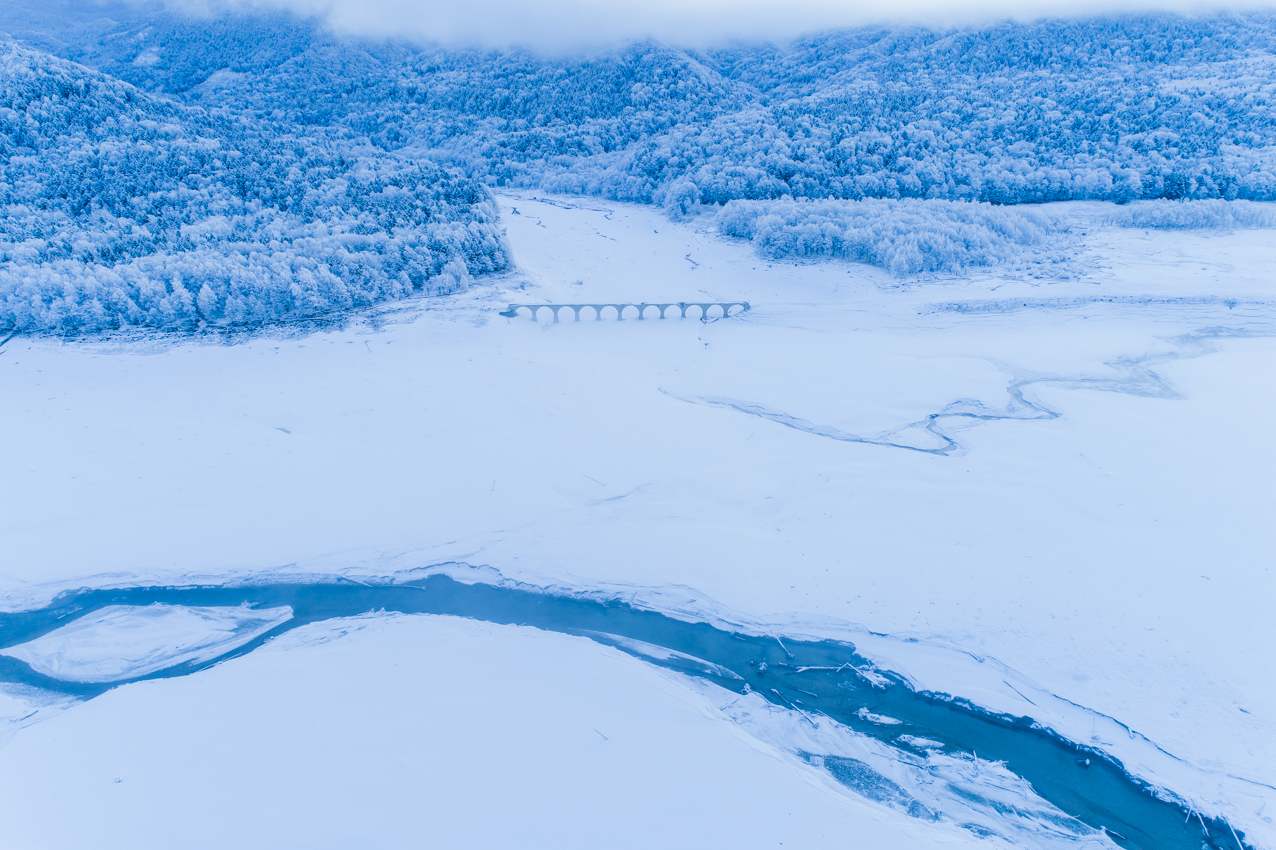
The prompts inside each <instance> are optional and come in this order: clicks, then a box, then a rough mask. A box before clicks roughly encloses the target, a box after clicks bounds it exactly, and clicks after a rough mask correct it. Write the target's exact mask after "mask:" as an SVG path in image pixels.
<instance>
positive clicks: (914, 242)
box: [718, 200, 1062, 275]
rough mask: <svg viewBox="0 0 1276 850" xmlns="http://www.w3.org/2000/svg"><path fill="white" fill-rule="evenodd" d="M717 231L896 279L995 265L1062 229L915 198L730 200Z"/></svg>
mask: <svg viewBox="0 0 1276 850" xmlns="http://www.w3.org/2000/svg"><path fill="white" fill-rule="evenodd" d="M718 227H719V230H720V231H721V232H722V233H724V234H726V235H727V236H736V237H740V238H743V239H749V240H751V241H752V242H753V244H754V246H755V247H756V248H757V250H758V252H759V253H760V254H762V255H764V256H767V257H773V258H776V259H779V258H785V257H829V258H839V259H846V260H852V261H855V262H860V263H868V264H869V265H873V266H879V267H881V268H884V269H887V270H888V271H890V272H891V273H892V274H896V275H904V274H916V273H918V272H942V271H955V270H957V269H960V268H962V267H965V266H989V265H995V264H997V263H1000V262H1004V261H1005V260H1007V259H1009V258H1011V257H1013V256H1014V255H1016V254H1019V253H1020V252H1022V251H1023V249H1024V248H1026V247H1030V246H1034V245H1039V244H1040V243H1042V242H1043V241H1044V240H1045V239H1046V238H1047V237H1048V236H1050V235H1051V234H1052V233H1055V232H1057V231H1059V230H1061V229H1062V228H1061V227H1060V225H1058V224H1057V223H1056V222H1055V221H1054V220H1053V219H1051V218H1050V217H1049V216H1047V215H1044V214H1042V213H1040V212H1037V211H1030V210H1024V209H1021V208H1007V207H996V206H993V205H991V204H987V203H969V202H961V201H917V200H903V201H891V200H867V201H791V200H788V201H771V202H768V201H731V202H729V203H728V204H727V205H726V206H725V207H724V208H723V210H722V213H721V214H720V215H719V218H718Z"/></svg>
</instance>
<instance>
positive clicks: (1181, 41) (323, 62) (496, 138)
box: [0, 14, 1276, 207]
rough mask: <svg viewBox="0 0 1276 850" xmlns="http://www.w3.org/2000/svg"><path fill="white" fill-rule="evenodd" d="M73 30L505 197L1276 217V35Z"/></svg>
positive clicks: (1215, 26)
mask: <svg viewBox="0 0 1276 850" xmlns="http://www.w3.org/2000/svg"><path fill="white" fill-rule="evenodd" d="M0 25H2V23H0ZM104 28H105V30H106V31H105V32H103V29H104ZM68 32H70V31H69V30H68V31H63V32H62V37H63V38H65V39H67V40H66V41H60V42H58V43H59V44H61V47H60V50H61V51H62V52H63V53H64V55H67V56H70V57H71V58H75V59H76V60H77V61H83V62H86V63H89V64H93V65H95V66H96V67H100V68H102V69H103V70H105V71H107V72H109V73H112V74H116V75H118V76H120V77H122V78H124V79H127V80H130V81H132V82H134V83H136V84H138V85H139V86H142V87H145V88H149V89H153V90H156V91H164V92H169V93H173V94H176V95H179V96H181V97H183V98H185V99H187V100H189V101H191V102H197V103H204V104H219V105H224V106H228V107H232V108H235V109H248V110H251V111H252V112H253V113H254V114H256V115H257V116H259V117H262V118H268V119H270V120H272V121H275V122H278V121H287V122H289V123H295V124H298V125H303V126H307V127H311V128H325V129H326V130H328V131H332V130H335V131H338V132H340V133H343V134H347V135H349V136H350V137H352V138H358V139H367V140H370V141H371V142H372V143H373V144H375V145H377V146H379V147H381V148H382V149H385V150H388V151H401V152H408V153H410V154H412V155H415V156H430V157H433V158H435V159H439V160H446V161H448V162H453V163H457V164H461V165H463V166H464V167H465V168H467V169H469V170H470V172H471V173H473V174H474V175H475V176H477V177H480V178H482V179H484V180H487V181H488V182H490V183H492V184H494V185H498V186H504V185H515V186H536V187H544V188H552V189H557V190H561V191H569V192H585V193H591V194H601V195H605V196H608V197H613V198H617V199H628V200H637V201H643V202H653V201H654V202H658V203H667V204H669V205H671V206H675V207H676V206H685V205H686V204H688V203H695V202H697V201H699V202H704V203H725V202H726V201H728V200H732V199H774V198H780V197H783V196H784V195H790V196H792V197H795V198H821V199H827V198H829V197H834V198H850V199H858V198H906V197H916V198H944V199H956V200H967V199H974V200H985V201H991V202H993V203H999V204H1013V203H1035V202H1042V201H1051V200H1066V199H1104V200H1115V201H1128V200H1132V199H1137V198H1248V199H1261V200H1268V199H1273V198H1276V113H1274V112H1273V105H1272V95H1273V91H1274V90H1276V61H1274V56H1273V50H1274V49H1276V19H1274V18H1272V17H1271V16H1268V15H1258V14H1254V15H1230V14H1229V15H1217V16H1213V17H1200V18H1189V17H1180V16H1171V15H1143V16H1122V17H1108V18H1096V19H1090V20H1082V21H1060V20H1054V21H1043V22H1038V23H1033V24H1012V23H1006V24H1001V25H997V26H993V27H985V28H975V29H965V30H949V31H937V30H927V29H919V28H876V29H861V30H851V31H844V32H834V33H825V34H821V35H817V36H813V37H811V38H808V39H804V40H801V41H798V42H796V43H793V44H789V45H784V46H774V45H753V46H740V47H735V48H732V49H723V50H711V51H698V52H697V51H687V50H680V49H676V48H673V47H666V46H662V45H657V44H635V45H630V46H628V47H625V48H623V49H618V50H615V51H611V52H606V53H599V54H594V55H589V56H576V57H570V58H546V57H541V56H538V55H536V54H534V53H530V52H525V51H479V50H445V49H442V48H429V47H413V46H410V45H401V44H400V45H395V44H371V43H359V42H353V41H345V40H342V39H340V38H337V37H335V36H333V35H331V34H328V33H326V32H324V31H323V30H322V28H320V27H319V26H318V25H317V24H316V23H314V22H313V21H306V20H301V19H297V18H287V17H284V16H279V15H275V16H264V17H241V18H229V19H220V20H218V21H216V22H214V23H212V24H209V23H208V22H203V21H200V22H191V21H187V20H184V19H181V18H176V17H172V16H162V15H161V16H158V17H152V18H148V19H147V20H146V21H144V22H142V23H137V22H134V23H127V24H126V23H121V24H118V25H116V26H115V28H114V29H111V28H110V27H106V26H105V25H104V24H102V23H101V22H98V24H97V28H96V29H94V30H93V31H92V33H91V34H85V33H89V29H87V28H83V27H82V28H81V30H79V31H76V32H80V33H81V35H78V36H77V35H75V34H74V33H71V34H68Z"/></svg>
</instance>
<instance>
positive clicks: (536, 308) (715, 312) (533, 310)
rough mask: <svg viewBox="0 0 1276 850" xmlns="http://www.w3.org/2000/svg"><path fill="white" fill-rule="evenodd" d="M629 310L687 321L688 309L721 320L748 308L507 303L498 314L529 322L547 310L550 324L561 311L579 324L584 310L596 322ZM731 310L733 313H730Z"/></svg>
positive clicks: (738, 304) (620, 317) (741, 304)
mask: <svg viewBox="0 0 1276 850" xmlns="http://www.w3.org/2000/svg"><path fill="white" fill-rule="evenodd" d="M631 309H632V310H633V313H631V314H630V315H631V316H632V317H633V318H637V319H639V320H642V319H645V318H647V316H648V311H653V310H654V311H659V312H658V313H657V314H656V316H657V318H661V319H663V318H665V316H666V313H670V312H672V311H673V310H675V309H676V310H677V311H678V318H680V319H685V318H687V311H688V310H692V311H693V313H692V316H691V318H693V319H725V318H727V317H728V316H738V315H740V314H741V313H743V312H745V311H746V310H748V309H749V302H748V301H707V302H702V301H679V302H678V303H676V304H648V303H646V302H643V303H641V304H631V303H621V304H614V303H607V304H511V305H509V309H508V310H505V311H503V312H502V313H501V315H502V316H505V317H506V318H510V319H512V318H514V317H515V316H518V315H519V312H518V311H519V310H527V312H528V315H530V316H531V317H532V321H533V322H535V321H539V319H538V318H537V317H538V316H539V314H540V311H542V310H549V311H550V312H551V313H553V315H554V321H555V322H557V321H559V318H558V314H559V313H560V312H561V311H563V310H571V311H572V317H573V320H574V321H577V322H579V321H580V314H581V312H582V311H584V310H593V311H594V320H595V321H599V320H601V319H602V318H603V313H604V311H606V310H611V311H614V312H615V316H616V319H617V321H621V322H623V321H624V320H625V311H626V310H631ZM695 310H699V315H696V314H695V312H694V311H695ZM732 310H735V312H734V313H733V312H732Z"/></svg>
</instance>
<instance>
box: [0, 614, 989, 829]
mask: <svg viewBox="0 0 1276 850" xmlns="http://www.w3.org/2000/svg"><path fill="white" fill-rule="evenodd" d="M731 698H732V695H730V694H728V693H726V692H725V691H721V690H716V692H710V691H707V690H705V689H699V690H698V689H695V688H693V687H690V686H689V685H688V684H687V683H686V681H685V680H682V679H681V678H680V677H676V676H673V675H671V674H667V673H664V672H661V671H658V670H657V669H655V668H653V667H650V666H648V665H646V664H643V663H642V662H640V661H637V660H635V659H633V658H630V657H628V656H625V655H624V654H622V653H620V652H618V651H616V650H613V649H610V648H607V647H603V646H599V645H597V644H594V643H593V642H591V641H589V640H587V639H585V638H573V637H567V636H563V635H555V634H549V633H545V632H540V631H537V630H534V629H526V628H518V627H512V626H495V625H490V624H483V623H476V622H473V621H469V620H461V619H456V618H450V617H420V616H418V617H403V616H369V617H364V618H357V619H354V620H339V621H331V622H327V623H316V624H313V625H309V626H304V627H301V628H300V629H298V630H296V631H294V632H291V633H289V634H288V635H286V636H284V637H283V638H281V639H278V640H275V641H272V642H270V643H269V644H267V645H266V646H265V647H264V648H262V649H260V650H258V651H256V652H254V653H252V654H250V655H247V656H244V657H242V658H239V659H236V660H235V661H234V662H231V663H228V664H223V665H219V666H217V667H214V668H211V669H209V670H205V671H202V672H200V673H197V674H194V675H192V676H188V677H183V678H180V679H167V680H156V681H149V682H144V683H140V684H135V685H129V686H126V687H124V688H120V689H117V690H114V691H111V692H110V693H108V694H106V695H104V696H102V697H99V698H97V699H95V700H92V701H90V702H88V703H86V704H84V705H81V706H78V707H76V708H75V710H73V711H68V712H65V713H63V714H61V715H59V716H57V717H55V718H53V719H51V720H48V721H46V722H44V723H41V724H38V725H37V726H33V727H31V728H29V729H26V730H24V731H23V732H22V733H21V734H20V735H19V736H18V737H16V738H15V739H14V740H13V741H11V742H10V743H9V744H8V745H7V746H6V747H5V750H4V756H5V757H4V759H3V760H2V761H0V840H2V841H3V843H4V845H5V846H6V847H10V848H14V850H28V848H40V850H53V849H54V848H62V847H66V848H71V847H83V846H86V845H92V846H96V847H104V848H113V847H120V848H124V847H128V848H139V849H140V848H150V847H154V848H159V847H172V846H173V845H174V844H175V843H178V844H181V845H182V846H184V847H190V848H204V847H207V848H214V847H226V846H228V845H233V846H236V847H242V848H245V850H251V848H259V847H260V848H265V847H281V846H288V847H310V848H328V847H330V848H348V847H352V846H360V847H398V846H415V845H419V844H421V843H426V844H429V845H430V846H439V847H476V848H483V847H492V848H497V847H502V848H504V847H562V848H572V847H580V848H594V847H598V846H602V845H605V846H608V847H618V848H624V847H633V848H645V847H653V846H667V847H679V848H693V847H706V846H728V847H742V848H747V847H759V848H761V847H779V846H790V847H812V848H819V847H830V848H832V847H844V846H846V845H847V843H848V842H851V843H856V844H858V843H859V842H861V841H862V842H864V843H865V844H866V845H869V846H908V847H939V848H951V847H964V846H969V847H975V846H986V845H985V843H984V842H981V841H979V840H978V839H976V838H975V837H974V836H972V835H970V834H969V833H966V832H963V831H961V830H959V829H957V828H956V827H954V826H952V825H946V824H935V823H930V822H923V821H918V820H915V819H913V818H909V817H907V816H906V815H904V814H901V813H898V812H894V811H891V810H889V809H885V808H883V807H880V806H876V805H873V804H870V803H868V802H864V801H861V800H859V799H858V798H856V797H853V796H851V795H847V794H845V793H843V792H839V791H838V790H836V786H835V785H834V784H833V782H832V780H831V779H830V778H828V777H827V776H826V775H823V774H821V773H819V772H817V771H816V770H815V769H814V768H812V767H810V766H808V765H804V764H803V763H802V762H801V761H799V760H798V759H797V758H796V757H794V756H792V755H788V754H785V753H783V752H781V751H780V750H778V749H776V748H775V747H774V746H771V745H769V744H766V743H763V742H761V741H760V740H758V739H757V738H755V737H753V736H751V735H749V734H747V733H746V732H744V731H742V730H741V729H740V728H738V727H737V726H736V725H735V724H734V723H732V722H730V721H729V720H728V719H727V718H726V717H725V716H724V715H723V714H722V712H721V710H720V707H721V705H723V704H725V702H729V701H730V699H731ZM352 813H357V814H352Z"/></svg>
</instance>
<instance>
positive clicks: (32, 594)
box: [0, 556, 1276, 848]
mask: <svg viewBox="0 0 1276 850" xmlns="http://www.w3.org/2000/svg"><path fill="white" fill-rule="evenodd" d="M409 557H410V556H405V557H404V558H403V559H402V560H408V559H409ZM396 560H398V559H396ZM377 561H378V562H379V563H373V564H367V565H366V566H364V567H363V568H359V569H355V568H351V569H346V570H343V571H336V570H325V569H319V570H314V569H306V568H304V567H301V566H300V565H288V566H287V567H283V568H281V569H277V570H272V571H269V572H262V571H252V572H249V571H247V570H242V571H236V573H232V574H230V575H223V576H221V577H220V579H218V578H214V577H212V576H193V575H188V576H182V577H174V576H172V575H171V574H170V576H169V577H167V580H162V581H153V582H150V583H147V582H145V581H144V580H143V579H142V578H141V577H140V576H137V575H131V576H127V578H126V577H125V576H124V575H122V574H118V573H117V574H112V575H103V576H98V577H94V578H97V579H103V580H101V581H95V580H94V578H88V579H83V578H82V579H78V580H74V581H67V582H60V583H57V584H55V585H43V586H36V587H29V588H25V589H26V590H27V593H26V594H24V595H23V596H24V597H25V598H24V599H22V602H18V600H16V599H14V598H13V597H10V598H8V599H6V600H5V602H4V603H3V604H0V611H7V612H16V611H20V610H30V609H32V608H36V607H44V606H47V605H49V604H53V603H56V602H57V600H58V599H59V598H65V597H70V596H73V595H75V594H76V593H79V592H82V591H86V590H108V589H122V588H129V587H132V588H136V587H139V586H142V585H145V586H147V587H151V588H173V589H195V588H235V587H245V588H246V587H253V586H262V585H272V584H274V585H277V584H283V583H287V584H297V585H306V584H318V583H324V582H332V581H334V580H336V581H348V582H350V583H352V584H362V585H366V586H376V585H383V584H388V585H393V584H399V583H404V582H408V581H419V580H423V579H425V578H428V577H430V576H433V575H440V576H447V577H448V578H451V579H452V580H454V581H457V582H460V583H462V584H469V585H477V584H486V585H491V586H496V587H505V588H509V589H512V590H519V591H524V592H529V593H537V594H542V595H546V596H562V597H572V598H579V599H588V600H591V601H596V602H601V603H604V604H605V603H608V602H612V603H623V604H626V605H629V606H631V607H633V608H635V609H638V610H645V611H650V612H653V613H658V614H662V615H664V616H667V617H670V618H672V619H676V620H680V621H682V622H687V623H705V624H707V625H710V626H714V627H715V628H719V629H724V630H728V631H735V632H739V633H741V634H747V635H752V636H755V637H779V638H792V639H795V640H799V639H805V640H815V641H835V642H841V643H845V644H847V645H850V646H853V647H854V649H855V651H856V652H857V653H858V654H859V655H861V656H862V657H865V658H868V659H869V660H870V661H871V662H872V663H874V664H875V665H877V667H878V668H879V669H880V670H883V671H889V672H890V673H891V674H892V678H894V679H896V680H897V681H899V682H901V683H903V684H905V685H906V686H907V687H909V688H910V689H912V690H914V691H916V692H919V693H922V694H924V695H927V696H930V697H933V698H942V699H951V700H960V701H961V703H962V704H963V705H964V706H966V707H968V708H970V709H972V710H975V711H977V712H982V713H985V714H987V715H989V716H993V717H997V718H1006V717H1018V718H1024V717H1026V718H1028V719H1031V720H1032V721H1034V725H1035V727H1036V728H1037V729H1038V730H1039V731H1042V732H1046V733H1048V734H1050V735H1052V736H1054V737H1056V738H1058V739H1060V740H1062V741H1066V742H1069V743H1070V744H1072V745H1074V746H1078V747H1080V748H1083V749H1085V750H1088V751H1090V752H1093V753H1095V754H1096V755H1098V756H1101V757H1103V758H1105V759H1106V760H1108V761H1110V762H1111V763H1112V764H1113V765H1114V766H1115V767H1116V768H1118V769H1119V770H1120V771H1121V772H1122V773H1124V774H1125V776H1126V777H1127V778H1128V779H1129V780H1131V781H1132V782H1134V783H1135V784H1137V785H1139V786H1141V787H1143V788H1145V789H1147V790H1148V791H1150V792H1151V793H1153V794H1154V795H1155V796H1156V797H1158V798H1159V799H1161V800H1163V801H1165V802H1168V803H1170V804H1172V805H1176V806H1178V807H1180V808H1182V809H1183V810H1184V811H1187V812H1190V813H1194V814H1197V815H1198V816H1199V815H1204V816H1206V817H1208V818H1209V819H1211V820H1213V819H1220V820H1223V821H1225V822H1226V823H1228V824H1230V825H1231V826H1232V827H1234V828H1235V829H1236V830H1237V831H1238V832H1240V833H1242V834H1243V835H1244V836H1245V840H1244V843H1245V844H1246V845H1247V846H1251V847H1265V848H1276V824H1273V823H1272V822H1271V821H1270V820H1269V819H1268V818H1264V817H1263V815H1262V814H1261V812H1262V809H1263V807H1264V805H1265V804H1266V803H1269V802H1271V799H1272V795H1271V794H1270V793H1269V792H1272V791H1276V788H1273V786H1271V785H1268V784H1265V783H1262V782H1259V781H1256V780H1252V779H1247V778H1245V777H1241V776H1236V775H1234V774H1230V773H1227V772H1225V771H1219V770H1214V769H1211V768H1207V767H1202V766H1199V765H1195V764H1192V763H1190V762H1188V761H1186V760H1184V759H1182V758H1180V757H1178V756H1175V755H1173V754H1172V753H1170V752H1169V751H1167V750H1165V749H1164V748H1163V747H1161V746H1160V745H1158V744H1156V743H1155V742H1153V741H1151V740H1150V739H1148V738H1147V737H1146V736H1144V735H1142V734H1141V733H1139V732H1137V731H1135V730H1132V729H1130V728H1129V727H1128V726H1126V725H1124V724H1122V723H1120V722H1119V721H1117V720H1115V719H1113V718H1111V717H1109V716H1107V715H1105V714H1102V713H1100V712H1097V711H1093V710H1091V709H1088V708H1085V707H1084V706H1081V705H1079V704H1077V703H1075V702H1072V701H1070V700H1067V699H1066V698H1063V697H1060V696H1057V695H1055V694H1053V693H1051V692H1050V691H1048V690H1046V689H1044V688H1042V687H1040V686H1038V685H1037V684H1035V683H1034V682H1032V681H1031V680H1029V679H1028V678H1027V677H1025V676H1023V675H1021V674H1019V673H1018V672H1016V671H1015V670H1013V669H1012V668H1010V667H1009V666H1007V665H1004V664H1002V663H1001V662H999V661H997V660H996V659H993V658H990V657H987V656H980V655H976V654H974V653H971V652H968V651H966V650H963V649H961V648H960V647H957V646H954V645H951V644H949V643H947V642H946V641H944V640H943V639H941V638H936V637H933V636H927V637H924V638H919V637H911V636H895V635H888V634H882V633H878V632H873V631H870V630H869V629H866V628H864V627H862V626H859V625H857V624H854V623H850V622H847V621H843V620H837V619H834V618H823V617H810V616H801V615H794V614H788V615H775V616H772V617H771V618H769V619H767V620H763V619H761V618H758V617H754V616H751V615H746V614H741V613H739V612H736V611H733V610H731V609H730V608H728V607H727V606H725V605H722V604H720V603H718V602H716V601H715V600H713V599H711V598H709V597H708V596H707V595H705V594H702V593H700V592H699V591H697V590H696V589H695V588H691V587H688V586H685V585H664V586H645V585H637V584H629V583H619V582H601V583H581V582H575V581H572V582H564V581H562V580H561V579H555V578H551V577H547V576H540V575H536V574H534V573H531V572H519V573H517V574H516V575H517V577H513V576H508V575H506V574H504V573H503V572H501V571H500V570H498V569H496V568H494V567H491V566H488V565H482V564H479V565H474V564H469V563H466V562H463V561H453V560H449V561H442V562H437V563H432V564H425V565H422V566H419V567H408V568H405V569H399V570H385V569H377V567H383V566H385V565H386V564H385V559H377ZM35 600H39V601H38V602H36V603H35V604H30V603H31V602H34V601H35ZM23 602H25V603H28V604H25V605H24V604H22V603H23ZM15 603H16V604H15ZM952 694H960V695H961V696H959V697H954V696H951V695H952ZM768 704H770V703H768ZM772 705H773V704H772ZM775 708H777V709H778V708H781V707H780V706H775ZM1091 729H1093V730H1094V734H1093V735H1091V734H1090V733H1089V732H1088V730H1091ZM1118 732H1119V733H1121V734H1116V733H1118ZM1104 733H1106V734H1104ZM1088 737H1089V738H1093V737H1098V738H1099V739H1100V740H1098V741H1094V740H1090V741H1088V742H1087V740H1086V739H1087V738H1088ZM1189 816H1190V815H1189Z"/></svg>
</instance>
